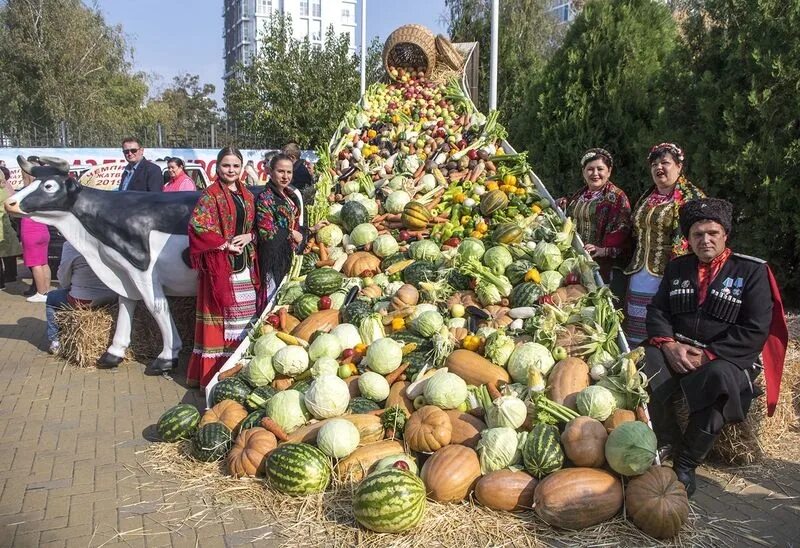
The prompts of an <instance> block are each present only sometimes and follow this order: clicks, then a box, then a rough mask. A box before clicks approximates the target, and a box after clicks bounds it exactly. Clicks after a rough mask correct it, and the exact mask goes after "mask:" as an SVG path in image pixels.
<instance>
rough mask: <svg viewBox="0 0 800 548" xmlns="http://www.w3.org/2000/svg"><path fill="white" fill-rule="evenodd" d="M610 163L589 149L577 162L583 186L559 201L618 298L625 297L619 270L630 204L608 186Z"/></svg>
mask: <svg viewBox="0 0 800 548" xmlns="http://www.w3.org/2000/svg"><path fill="white" fill-rule="evenodd" d="M613 168H614V159H613V158H612V157H611V153H609V152H608V151H607V150H605V149H602V148H590V149H589V150H587V151H586V153H585V154H584V155H583V157H582V158H581V170H582V173H583V180H584V181H585V182H586V184H585V185H584V186H583V188H581V189H580V190H578V192H576V193H575V194H573V195H572V196H570V197H569V198H567V199H565V200H563V201H562V204H563V206H562V207H565V209H566V213H567V215H568V216H569V217H572V219H573V221H574V222H575V229H576V231H577V232H578V234H580V237H581V240H583V244H584V249H586V252H587V253H589V255H591V256H592V258H593V259H594V260H595V261H596V262H597V264H598V265H599V266H600V275H601V276H602V277H603V281H604V282H605V283H606V284H608V285H610V286H611V289H612V291H613V292H614V294H615V295H617V297H618V298H620V299H621V298H622V296H623V295H624V293H625V275H624V274H623V272H622V269H623V268H624V267H625V265H626V264H627V262H628V259H629V258H630V248H631V203H630V202H629V201H628V197H627V196H626V195H625V192H623V191H622V189H620V188H619V187H618V186H616V185H615V184H614V183H612V182H611V180H610V177H611V171H612V169H613Z"/></svg>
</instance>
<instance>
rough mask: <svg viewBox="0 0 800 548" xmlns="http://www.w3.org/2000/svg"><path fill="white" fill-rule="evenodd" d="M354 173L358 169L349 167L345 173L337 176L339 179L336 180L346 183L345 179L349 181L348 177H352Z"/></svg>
mask: <svg viewBox="0 0 800 548" xmlns="http://www.w3.org/2000/svg"><path fill="white" fill-rule="evenodd" d="M356 171H358V168H357V167H356V166H350V168H349V169H348V170H347V171H345V172H344V173H342V174H341V175H340V176H339V179H337V180H338V181H346V180H347V179H349V178H350V177H351V176H352V175H353V174H354V173H355V172H356Z"/></svg>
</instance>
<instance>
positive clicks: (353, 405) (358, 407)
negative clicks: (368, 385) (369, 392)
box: [347, 397, 381, 415]
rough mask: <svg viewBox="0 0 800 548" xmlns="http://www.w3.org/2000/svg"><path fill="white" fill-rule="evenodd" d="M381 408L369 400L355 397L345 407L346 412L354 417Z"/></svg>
mask: <svg viewBox="0 0 800 548" xmlns="http://www.w3.org/2000/svg"><path fill="white" fill-rule="evenodd" d="M380 408H381V406H380V405H378V404H377V403H375V402H374V401H372V400H371V399H369V398H362V397H356V398H351V399H350V405H348V406H347V412H348V413H353V414H354V415H358V414H363V413H369V412H370V411H377V410H378V409H380Z"/></svg>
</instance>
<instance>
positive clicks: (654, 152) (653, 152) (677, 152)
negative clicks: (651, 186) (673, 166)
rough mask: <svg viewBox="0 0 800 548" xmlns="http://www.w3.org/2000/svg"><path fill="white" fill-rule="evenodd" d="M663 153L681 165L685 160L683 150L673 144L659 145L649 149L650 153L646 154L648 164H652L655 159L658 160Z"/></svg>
mask: <svg viewBox="0 0 800 548" xmlns="http://www.w3.org/2000/svg"><path fill="white" fill-rule="evenodd" d="M665 152H669V153H670V154H672V157H673V158H675V160H677V162H678V163H679V164H682V163H683V161H684V159H685V157H684V155H683V150H682V149H681V147H679V146H678V145H676V144H675V143H659V144H657V145H655V146H654V147H653V148H651V149H650V152H648V153H647V161H648V163H650V162H652V161H653V160H655V159H656V158H659V157H660V156H661V155H662V154H664V153H665Z"/></svg>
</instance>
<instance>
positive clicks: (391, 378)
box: [383, 362, 409, 386]
mask: <svg viewBox="0 0 800 548" xmlns="http://www.w3.org/2000/svg"><path fill="white" fill-rule="evenodd" d="M408 366H409V362H405V363H401V364H400V367H398V368H397V369H395V370H394V371H392V372H391V373H389V374H388V375H384V377H383V378H384V379H386V382H388V383H389V386H392V385H393V384H394V383H396V382H397V381H398V380H399V379H400V375H402V374H403V373H405V372H406V369H408Z"/></svg>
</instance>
